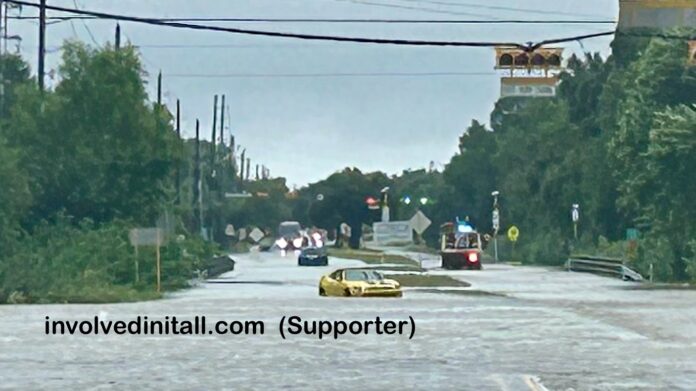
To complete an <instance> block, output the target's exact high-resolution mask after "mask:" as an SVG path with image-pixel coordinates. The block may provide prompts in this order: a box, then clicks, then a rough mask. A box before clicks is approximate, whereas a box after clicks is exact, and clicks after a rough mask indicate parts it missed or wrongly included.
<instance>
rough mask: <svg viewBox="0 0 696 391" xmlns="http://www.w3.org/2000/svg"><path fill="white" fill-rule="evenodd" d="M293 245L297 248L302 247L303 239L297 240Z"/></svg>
mask: <svg viewBox="0 0 696 391" xmlns="http://www.w3.org/2000/svg"><path fill="white" fill-rule="evenodd" d="M292 245H293V246H295V247H296V248H299V247H302V238H295V239H293V241H292Z"/></svg>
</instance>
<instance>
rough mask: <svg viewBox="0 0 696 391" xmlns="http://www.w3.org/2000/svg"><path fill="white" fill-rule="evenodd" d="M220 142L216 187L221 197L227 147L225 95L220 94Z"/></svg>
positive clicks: (223, 186)
mask: <svg viewBox="0 0 696 391" xmlns="http://www.w3.org/2000/svg"><path fill="white" fill-rule="evenodd" d="M220 144H221V147H222V158H221V159H220V186H219V187H218V196H219V197H220V198H222V195H223V194H224V192H225V190H226V187H225V183H226V182H227V181H226V180H225V179H226V178H225V164H226V161H225V153H227V147H226V146H225V95H224V94H223V95H222V103H221V104H220Z"/></svg>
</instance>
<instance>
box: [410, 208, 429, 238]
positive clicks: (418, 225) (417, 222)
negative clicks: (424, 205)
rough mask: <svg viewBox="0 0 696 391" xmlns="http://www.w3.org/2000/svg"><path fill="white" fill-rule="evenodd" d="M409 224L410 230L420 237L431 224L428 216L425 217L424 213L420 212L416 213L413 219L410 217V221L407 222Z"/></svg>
mask: <svg viewBox="0 0 696 391" xmlns="http://www.w3.org/2000/svg"><path fill="white" fill-rule="evenodd" d="M409 223H411V228H413V230H414V231H416V233H418V235H421V234H422V233H423V232H425V230H426V229H428V227H430V224H432V223H433V222H432V221H430V219H429V218H428V216H426V215H425V213H423V212H421V211H420V210H419V211H418V212H416V214H415V215H413V217H411V220H409Z"/></svg>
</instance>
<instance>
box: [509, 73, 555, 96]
mask: <svg viewBox="0 0 696 391" xmlns="http://www.w3.org/2000/svg"><path fill="white" fill-rule="evenodd" d="M557 87H558V78H556V77H503V78H502V79H500V97H501V98H504V97H512V96H515V97H530V98H538V97H554V96H556V89H557Z"/></svg>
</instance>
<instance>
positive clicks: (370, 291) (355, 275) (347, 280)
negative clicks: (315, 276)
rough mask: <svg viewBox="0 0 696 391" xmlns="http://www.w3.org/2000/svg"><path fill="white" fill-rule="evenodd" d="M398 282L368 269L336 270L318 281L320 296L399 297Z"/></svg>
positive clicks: (399, 287)
mask: <svg viewBox="0 0 696 391" xmlns="http://www.w3.org/2000/svg"><path fill="white" fill-rule="evenodd" d="M402 294H403V293H402V291H401V285H400V284H399V282H398V281H395V280H391V279H388V278H385V277H384V274H382V273H380V272H379V271H377V270H372V269H368V268H347V269H338V270H336V271H334V272H333V273H331V274H328V275H325V276H323V277H322V278H321V280H319V295H320V296H345V297H351V296H353V297H401V296H402Z"/></svg>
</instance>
